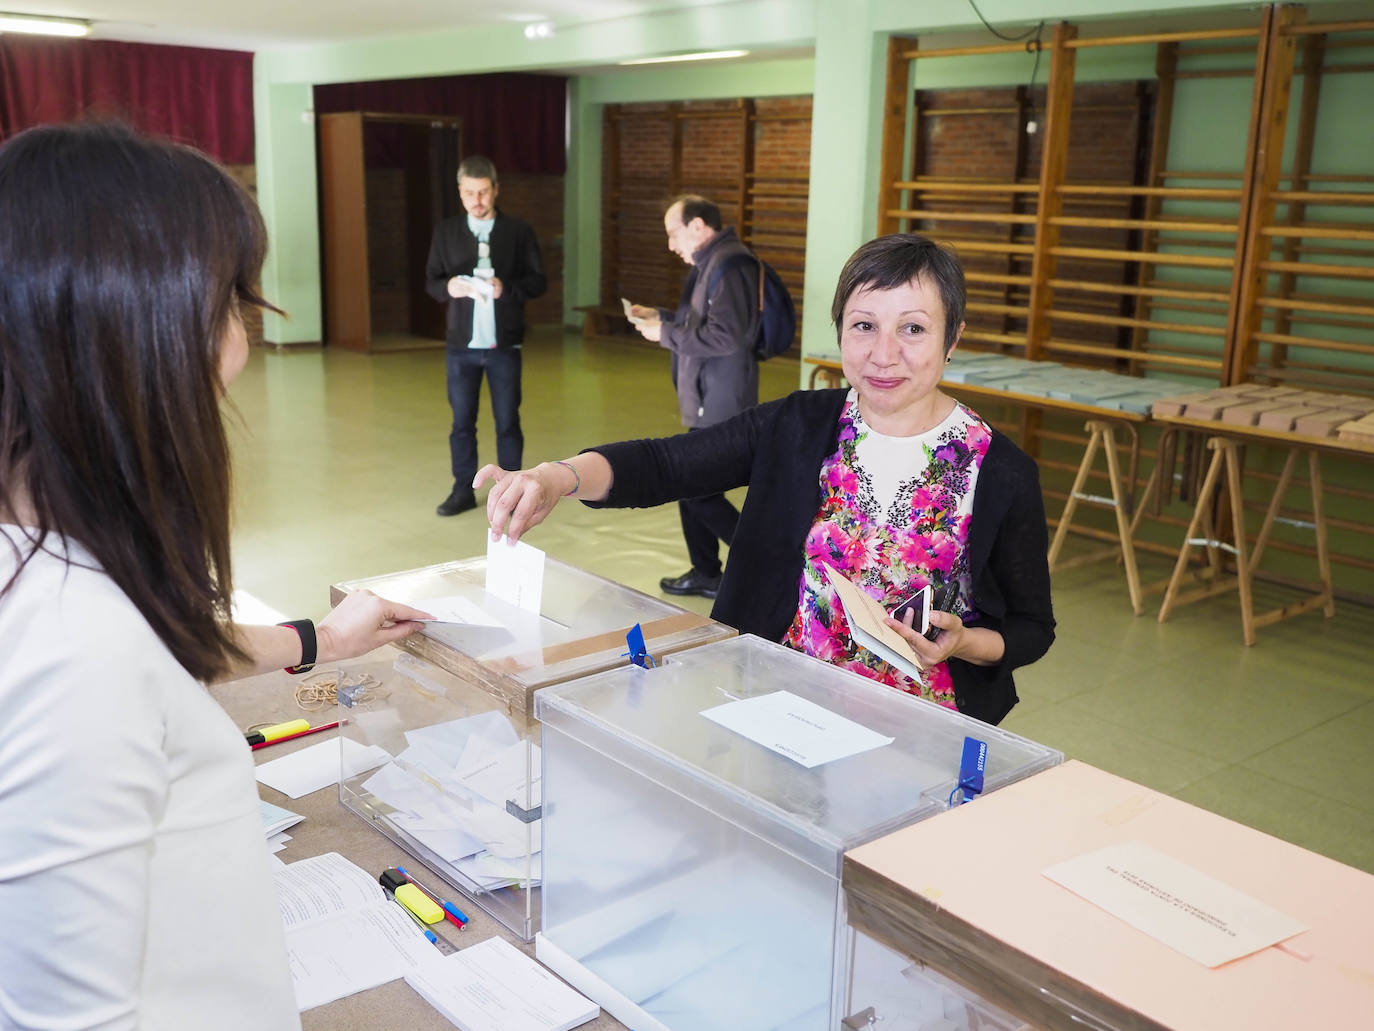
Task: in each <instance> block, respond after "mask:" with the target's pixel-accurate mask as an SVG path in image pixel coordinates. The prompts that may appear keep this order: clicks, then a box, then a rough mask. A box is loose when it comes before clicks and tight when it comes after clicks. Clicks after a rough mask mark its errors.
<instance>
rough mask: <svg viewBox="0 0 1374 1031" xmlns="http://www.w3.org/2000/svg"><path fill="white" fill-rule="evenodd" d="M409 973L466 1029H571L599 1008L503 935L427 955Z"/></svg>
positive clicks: (592, 1017)
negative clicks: (458, 950) (442, 953)
mask: <svg viewBox="0 0 1374 1031" xmlns="http://www.w3.org/2000/svg"><path fill="white" fill-rule="evenodd" d="M405 977H406V984H408V985H410V987H412V988H414V989H415V991H416V992H418V993H419V994H420V996H421V998H423V999H424V1000H425V1001H426V1002H428V1003H429V1004H430V1005H431V1006H433V1007H434V1008H435V1009H436V1010H438V1011H439V1012H440V1013H442V1014H443V1015H444V1016H445V1017H447V1018H448V1019H449V1021H450V1022H451V1023H452V1024H453V1025H454V1026H455V1027H459V1028H462V1029H463V1031H569V1029H571V1028H574V1027H577V1026H578V1025H579V1024H585V1023H586V1022H587V1021H589V1020H595V1019H596V1017H597V1015H598V1014H600V1012H601V1010H600V1008H598V1006H597V1005H596V1003H594V1002H592V1001H591V1000H590V999H587V998H584V997H583V996H581V995H579V994H578V993H577V992H575V991H573V990H572V989H571V988H569V987H568V986H567V985H565V984H564V983H563V982H562V981H560V980H559V979H558V978H557V977H555V976H554V975H553V974H551V973H549V972H548V971H547V970H545V969H544V968H543V967H541V966H540V965H539V964H538V963H536V962H535V961H534V960H532V959H530V958H529V957H528V956H526V955H525V954H524V953H523V952H521V951H520V950H519V949H517V948H516V947H515V946H513V945H511V944H510V942H507V941H503V940H502V939H500V938H488V939H487V940H486V941H482V942H478V943H477V944H476V945H474V946H472V947H471V948H467V949H464V950H463V951H462V952H455V953H453V954H452V955H449V956H440V955H439V954H438V953H434V954H432V955H429V956H427V957H425V960H424V962H423V963H421V964H420V966H419V967H417V968H415V969H414V970H411V971H409V972H407V973H406V975H405Z"/></svg>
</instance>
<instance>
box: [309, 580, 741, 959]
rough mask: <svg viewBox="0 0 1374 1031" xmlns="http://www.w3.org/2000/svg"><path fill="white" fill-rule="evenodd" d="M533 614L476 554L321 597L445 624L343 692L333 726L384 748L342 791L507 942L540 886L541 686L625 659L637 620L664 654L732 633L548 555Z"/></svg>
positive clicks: (521, 927)
mask: <svg viewBox="0 0 1374 1031" xmlns="http://www.w3.org/2000/svg"><path fill="white" fill-rule="evenodd" d="M544 563H545V565H544V570H543V585H542V590H541V591H540V592H539V601H538V609H537V611H533V610H531V609H527V608H521V607H520V606H517V605H514V604H512V603H511V602H509V601H508V600H504V599H503V598H502V597H500V596H498V595H497V594H496V593H494V592H492V591H488V590H487V576H486V574H487V560H486V558H485V557H476V558H471V559H465V560H462V561H458V562H450V563H444V564H441V565H437V566H431V567H426V568H423V569H414V570H406V571H402V572H398V573H393V574H387V575H383V576H377V577H370V578H367V579H359V580H350V581H344V582H341V583H338V584H335V585H334V586H333V587H331V591H330V593H331V600H332V601H333V602H334V603H335V604H337V603H338V601H339V600H340V599H341V598H342V597H343V596H344V595H345V594H347V593H348V592H350V591H353V590H360V589H367V590H371V591H374V592H376V593H377V594H379V595H381V596H383V597H386V598H391V599H394V600H397V601H404V602H405V603H407V604H411V605H414V606H416V607H418V608H421V609H424V610H426V611H430V610H431V609H432V610H433V611H434V614H435V615H438V616H441V617H442V619H441V620H440V621H436V622H433V623H428V624H426V625H425V627H424V628H423V629H422V631H421V632H420V633H417V634H414V635H412V636H411V637H409V638H407V639H406V640H405V641H403V642H401V646H402V648H403V649H404V651H402V652H399V653H397V654H396V657H395V661H394V663H393V674H394V675H392V676H390V677H388V678H387V680H386V683H385V685H384V687H383V688H381V689H379V690H377V691H375V692H372V693H370V694H364V695H362V696H360V697H359V698H353V697H351V696H348V695H341V696H340V704H339V712H340V718H341V719H346V720H347V723H346V724H345V725H344V726H343V727H341V731H342V733H343V734H344V736H345V737H347V738H348V739H350V740H351V741H354V742H356V743H357V744H359V745H362V746H366V747H376V748H379V749H381V750H382V751H383V752H385V755H386V761H385V762H383V763H382V764H381V765H380V766H375V767H374V768H371V769H369V770H367V771H366V772H363V773H354V772H352V771H351V770H342V771H341V776H340V781H339V797H340V800H341V801H342V803H343V804H344V806H345V807H347V808H348V809H349V810H350V811H352V812H354V813H356V814H357V815H358V816H360V817H362V818H363V819H364V820H366V821H367V822H368V823H369V824H370V825H371V826H372V827H373V828H374V829H375V830H377V831H378V832H379V833H381V834H384V835H386V836H387V837H388V838H390V839H391V840H393V841H394V842H396V843H397V844H398V845H399V846H401V848H403V849H405V850H406V851H407V852H409V853H410V854H411V855H413V856H415V857H417V858H418V859H420V860H422V861H424V863H425V864H426V865H427V866H429V867H430V869H432V870H434V871H435V872H436V873H437V874H438V875H439V876H441V877H442V878H443V879H444V880H445V881H447V882H448V883H449V884H450V885H451V886H453V887H454V888H455V889H457V890H458V891H459V892H461V893H462V894H463V895H465V896H466V897H467V898H468V899H470V900H472V901H473V902H474V904H476V905H477V906H480V907H481V908H483V909H484V910H486V911H487V912H488V913H490V914H491V915H492V916H493V917H495V918H496V919H497V920H499V921H500V922H501V923H502V924H504V925H505V926H506V927H508V928H509V929H510V930H511V931H513V932H514V933H515V934H517V935H519V936H520V937H522V938H523V939H525V940H527V941H528V940H530V939H531V938H532V937H533V935H534V933H535V931H536V930H537V928H538V922H539V913H540V893H541V886H542V881H543V819H542V813H543V810H542V780H541V767H542V756H541V747H542V745H541V728H540V725H539V723H538V721H537V720H535V718H534V715H533V695H534V692H535V691H537V690H538V689H540V688H542V687H545V686H548V685H551V684H557V683H561V682H564V681H567V680H571V679H576V678H578V677H582V676H585V675H587V674H589V673H598V672H602V671H605V670H609V669H613V668H616V667H618V666H622V665H626V664H628V663H629V661H630V658H629V654H628V651H629V649H628V646H627V644H626V640H625V637H626V634H627V632H628V631H629V630H630V628H631V627H633V626H635V625H639V626H640V627H641V630H642V632H643V634H644V638H645V643H646V647H647V649H648V651H649V653H650V654H651V655H652V656H654V657H656V659H659V660H661V659H662V658H663V657H664V656H667V655H670V654H671V653H673V652H675V651H677V650H679V649H683V648H690V647H693V646H695V645H697V644H700V643H705V642H709V641H713V640H720V639H723V638H726V637H730V636H733V634H734V631H733V630H732V629H730V628H729V627H726V626H724V625H722V624H719V623H716V622H714V621H712V620H711V619H709V618H707V617H705V616H702V615H699V614H697V613H693V612H688V611H686V610H684V609H682V608H679V607H678V606H676V605H673V604H671V603H668V602H666V601H664V600H662V599H659V598H653V597H650V596H648V595H645V594H641V593H640V592H638V591H635V590H633V589H631V588H628V587H625V586H623V585H621V584H617V583H614V582H612V581H610V580H607V579H605V578H603V577H599V576H596V575H595V574H593V573H588V572H586V571H585V570H581V569H577V568H576V567H573V566H569V565H567V564H565V563H562V562H558V561H557V560H554V559H547V558H546V559H545V560H544Z"/></svg>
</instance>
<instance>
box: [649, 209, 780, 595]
mask: <svg viewBox="0 0 1374 1031" xmlns="http://www.w3.org/2000/svg"><path fill="white" fill-rule="evenodd" d="M663 228H664V229H665V230H666V231H667V233H668V249H669V250H670V251H672V252H673V253H674V254H676V255H677V256H678V257H679V258H681V259H682V260H683V261H684V262H686V263H687V264H688V265H690V266H691V267H692V271H691V272H690V273H689V274H688V276H687V281H686V283H685V284H683V288H682V300H681V301H680V303H679V304H678V307H677V310H676V311H672V312H670V311H668V310H667V309H666V308H658V309H655V308H648V307H645V306H642V305H632V306H631V307H630V309H629V314H630V316H631V321H632V322H634V323H635V325H636V328H637V329H638V330H639V332H640V333H641V334H642V335H643V336H644V338H645V339H646V340H652V341H654V342H656V343H658V344H659V345H660V346H661V347H664V348H666V349H667V350H668V351H669V352H670V353H671V354H672V373H673V385H674V387H675V388H676V389H677V398H678V408H679V410H680V412H681V414H682V424H683V425H684V426H686V427H687V428H688V429H689V430H694V429H701V428H702V427H705V426H712V425H714V424H716V423H718V422H723V421H724V420H726V419H728V418H730V417H731V416H733V415H738V414H739V413H740V412H742V411H744V410H745V409H746V408H752V407H753V406H754V405H756V404H758V403H759V370H758V363H757V359H756V357H755V347H756V344H757V343H758V341H759V339H760V336H761V327H762V324H763V312H762V311H761V305H760V297H761V295H762V293H761V290H760V277H761V276H762V275H763V274H764V270H763V265H762V264H761V263H760V262H759V260H758V259H757V258H756V257H755V256H754V254H753V252H752V251H750V250H749V248H748V247H746V246H745V245H744V244H743V243H742V242H741V241H740V239H739V237H738V236H736V235H735V231H734V229H730V228H722V227H721V222H720V208H718V207H717V206H716V205H715V204H713V203H711V202H710V201H709V200H707V199H706V198H705V197H699V196H696V195H695V194H687V195H685V196H682V197H678V198H677V199H676V200H674V201H673V203H672V204H670V205H669V207H668V210H667V212H666V213H665V214H664V216H663ZM678 511H679V514H680V515H681V518H682V536H683V537H684V538H685V540H686V542H687V554H688V556H689V557H690V558H691V560H692V568H691V569H689V570H687V572H685V573H683V574H682V575H681V576H673V577H664V578H663V579H662V580H660V581H659V587H660V588H662V589H663V590H664V591H665V592H666V593H668V594H699V595H701V596H703V597H706V598H714V597H715V596H716V591H717V589H718V588H719V587H720V575H721V563H720V546H719V543H718V542H719V541H724V542H725V543H726V544H727V545H728V544H729V543H730V541H731V540H732V539H733V538H734V536H735V524H736V523H737V522H738V521H739V511H738V510H737V509H736V508H735V506H734V505H732V504H730V502H729V501H728V500H727V499H726V497H725V495H724V494H712V495H709V496H707V497H700V498H691V499H688V500H686V501H679V502H678Z"/></svg>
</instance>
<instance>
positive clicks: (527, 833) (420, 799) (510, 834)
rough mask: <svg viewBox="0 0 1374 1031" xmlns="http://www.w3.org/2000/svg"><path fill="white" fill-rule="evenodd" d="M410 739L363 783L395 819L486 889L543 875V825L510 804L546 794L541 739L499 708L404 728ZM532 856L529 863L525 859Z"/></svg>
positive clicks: (527, 806) (525, 804)
mask: <svg viewBox="0 0 1374 1031" xmlns="http://www.w3.org/2000/svg"><path fill="white" fill-rule="evenodd" d="M405 737H406V743H407V745H408V747H407V748H406V749H404V750H403V751H402V752H401V753H400V754H398V755H397V756H396V757H395V759H393V760H392V761H391V762H389V763H387V764H386V765H385V766H383V767H382V768H381V769H380V770H378V771H377V772H376V773H374V774H373V775H372V776H371V777H369V778H368V779H367V780H365V781H363V783H362V784H361V788H362V790H363V791H366V792H369V793H370V794H371V795H372V796H373V797H374V798H376V799H377V800H378V801H380V802H383V803H385V804H386V805H388V806H390V807H391V808H392V809H394V810H396V811H395V812H394V813H392V814H391V817H390V819H391V822H392V824H393V825H394V826H395V827H397V828H398V829H400V830H402V831H405V833H407V834H409V835H410V836H411V837H413V838H414V839H415V840H416V841H418V842H420V843H421V844H422V845H424V846H426V847H427V848H428V849H430V850H431V851H432V852H434V853H435V854H436V855H437V856H439V857H440V858H441V859H443V860H444V862H446V863H449V864H450V865H451V866H452V867H453V869H454V870H456V871H457V872H459V873H461V874H463V875H464V876H465V877H468V878H469V879H470V880H472V882H473V883H474V884H475V885H476V886H477V887H478V888H479V889H482V890H488V891H490V890H495V889H496V888H501V887H504V886H506V885H508V884H515V883H528V884H529V885H531V886H533V885H536V884H538V883H539V882H540V880H541V878H542V876H543V871H542V867H543V855H542V851H541V850H542V847H543V846H542V841H541V827H540V824H539V821H538V820H535V821H534V822H533V823H525V822H523V821H522V820H520V819H518V818H517V817H515V816H513V815H512V814H511V813H510V811H509V810H508V809H507V802H510V803H512V805H513V806H514V807H516V808H518V809H523V810H533V809H535V808H537V807H538V806H539V805H540V803H541V801H542V798H541V795H542V781H541V761H540V751H539V746H538V745H536V744H534V743H532V742H527V741H526V740H525V739H524V738H522V737H521V736H520V734H519V733H518V732H517V731H516V729H515V727H514V726H513V725H512V724H511V721H510V720H509V719H507V718H506V717H505V716H504V715H503V714H501V713H499V712H486V713H480V714H478V715H476V716H466V717H464V718H462V719H457V720H450V721H448V722H446V723H436V724H434V725H433V726H429V727H420V728H419V729H417V730H409V731H406V735H405ZM527 858H528V866H527V864H526V860H527Z"/></svg>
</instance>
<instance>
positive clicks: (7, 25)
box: [0, 14, 91, 36]
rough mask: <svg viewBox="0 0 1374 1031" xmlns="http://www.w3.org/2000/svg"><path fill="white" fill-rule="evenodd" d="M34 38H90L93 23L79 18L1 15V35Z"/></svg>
mask: <svg viewBox="0 0 1374 1031" xmlns="http://www.w3.org/2000/svg"><path fill="white" fill-rule="evenodd" d="M5 32H23V33H27V34H29V35H32V36H89V35H90V34H91V23H90V22H88V21H82V20H80V19H79V18H47V17H44V16H42V15H37V14H0V33H5Z"/></svg>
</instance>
